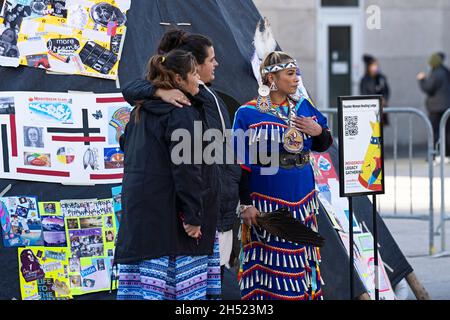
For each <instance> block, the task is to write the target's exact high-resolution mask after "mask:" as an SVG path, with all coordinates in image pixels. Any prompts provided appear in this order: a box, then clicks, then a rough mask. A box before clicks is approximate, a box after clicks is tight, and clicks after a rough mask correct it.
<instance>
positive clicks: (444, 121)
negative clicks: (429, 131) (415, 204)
mask: <svg viewBox="0 0 450 320" xmlns="http://www.w3.org/2000/svg"><path fill="white" fill-rule="evenodd" d="M448 118H450V109H448V110H447V111H446V112H445V113H444V114H443V115H442V118H441V121H440V122H439V150H440V156H441V163H440V175H441V219H440V220H441V221H440V224H439V227H438V229H440V230H441V232H440V234H441V253H440V254H441V255H448V254H449V253H446V252H445V251H446V243H445V241H446V235H445V221H446V220H450V216H447V213H446V211H445V161H444V160H445V152H446V148H445V144H446V130H445V127H446V125H447V121H448Z"/></svg>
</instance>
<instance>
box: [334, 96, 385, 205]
mask: <svg viewBox="0 0 450 320" xmlns="http://www.w3.org/2000/svg"><path fill="white" fill-rule="evenodd" d="M338 108H339V110H338V113H339V115H338V116H339V142H340V143H339V158H340V159H339V160H340V161H339V167H340V168H339V169H340V170H339V175H340V181H341V183H340V194H341V197H349V196H358V195H370V194H383V193H384V155H383V126H382V123H381V96H355V97H339V98H338Z"/></svg>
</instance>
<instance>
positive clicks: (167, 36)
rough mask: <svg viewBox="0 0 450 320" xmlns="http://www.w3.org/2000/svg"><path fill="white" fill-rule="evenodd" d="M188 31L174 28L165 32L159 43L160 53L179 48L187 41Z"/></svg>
mask: <svg viewBox="0 0 450 320" xmlns="http://www.w3.org/2000/svg"><path fill="white" fill-rule="evenodd" d="M187 36H188V33H187V32H186V31H184V30H181V29H177V28H173V29H170V30H168V31H167V32H166V33H164V35H163V37H162V39H161V42H160V43H159V47H158V53H159V54H165V53H168V52H170V51H172V50H173V49H177V48H179V47H180V46H182V45H183V44H184V42H185V39H186V37H187Z"/></svg>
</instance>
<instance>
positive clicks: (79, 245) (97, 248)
mask: <svg viewBox="0 0 450 320" xmlns="http://www.w3.org/2000/svg"><path fill="white" fill-rule="evenodd" d="M101 232H102V230H101V229H89V230H70V231H69V236H70V247H71V251H72V253H73V254H75V255H76V256H77V257H80V258H84V257H95V256H103V254H104V248H103V239H102V234H101Z"/></svg>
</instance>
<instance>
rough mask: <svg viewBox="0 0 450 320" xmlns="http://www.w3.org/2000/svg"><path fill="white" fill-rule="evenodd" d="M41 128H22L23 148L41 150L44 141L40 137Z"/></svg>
mask: <svg viewBox="0 0 450 320" xmlns="http://www.w3.org/2000/svg"><path fill="white" fill-rule="evenodd" d="M42 131H43V128H40V127H23V140H24V145H25V147H33V148H43V147H44V140H43V135H42Z"/></svg>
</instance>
